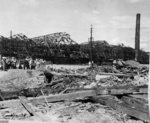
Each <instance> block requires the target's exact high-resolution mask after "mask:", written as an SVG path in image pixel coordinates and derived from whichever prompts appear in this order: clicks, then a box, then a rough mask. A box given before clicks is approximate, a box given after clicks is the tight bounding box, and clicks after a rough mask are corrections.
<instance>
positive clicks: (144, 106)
mask: <svg viewBox="0 0 150 123" xmlns="http://www.w3.org/2000/svg"><path fill="white" fill-rule="evenodd" d="M121 100H122V101H123V102H125V103H126V104H128V105H133V107H134V108H136V109H137V110H139V111H142V112H146V113H149V111H148V108H149V107H148V102H147V101H144V100H139V99H136V98H132V97H128V96H123V97H122V99H121Z"/></svg>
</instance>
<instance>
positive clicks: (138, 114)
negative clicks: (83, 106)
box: [93, 96, 150, 122]
mask: <svg viewBox="0 0 150 123" xmlns="http://www.w3.org/2000/svg"><path fill="white" fill-rule="evenodd" d="M93 98H94V100H95V101H96V102H98V103H101V104H104V105H107V106H109V107H111V108H113V109H116V110H117V111H119V112H123V113H126V114H128V115H130V116H132V117H135V118H138V119H140V120H143V121H149V122H150V116H149V113H146V112H142V111H139V110H137V109H136V108H133V105H128V104H125V103H124V102H122V101H118V100H116V99H115V97H112V96H107V97H102V96H100V97H99V96H97V97H93Z"/></svg>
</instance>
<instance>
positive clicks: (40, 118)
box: [19, 97, 51, 122]
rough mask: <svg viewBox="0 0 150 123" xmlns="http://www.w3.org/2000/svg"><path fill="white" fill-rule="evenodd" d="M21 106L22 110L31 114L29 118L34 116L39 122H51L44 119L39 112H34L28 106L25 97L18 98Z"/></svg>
mask: <svg viewBox="0 0 150 123" xmlns="http://www.w3.org/2000/svg"><path fill="white" fill-rule="evenodd" d="M19 99H20V101H21V104H22V105H23V106H24V108H25V109H26V110H27V111H28V112H29V113H30V114H31V116H36V117H37V118H38V119H39V120H41V121H43V122H45V121H51V119H50V118H48V117H46V116H45V115H43V114H42V113H40V112H35V111H34V109H33V108H32V107H31V106H30V105H28V100H27V99H26V98H25V97H19Z"/></svg>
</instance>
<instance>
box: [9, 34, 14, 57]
mask: <svg viewBox="0 0 150 123" xmlns="http://www.w3.org/2000/svg"><path fill="white" fill-rule="evenodd" d="M12 48H13V46H12V31H10V51H9V52H10V57H11V54H12V52H13V50H12Z"/></svg>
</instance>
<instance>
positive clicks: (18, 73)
mask: <svg viewBox="0 0 150 123" xmlns="http://www.w3.org/2000/svg"><path fill="white" fill-rule="evenodd" d="M40 74H41V72H39V71H27V70H16V69H15V70H9V71H8V73H7V74H5V75H4V76H2V77H1V78H0V90H2V91H3V90H4V91H6V90H9V91H10V90H12V91H15V90H22V89H26V88H35V87H37V86H38V85H40V84H41V81H39V79H38V76H39V75H40Z"/></svg>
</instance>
